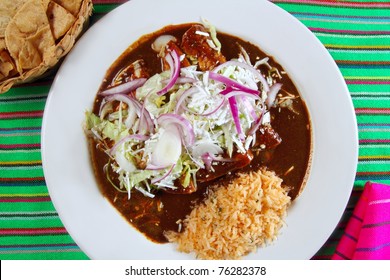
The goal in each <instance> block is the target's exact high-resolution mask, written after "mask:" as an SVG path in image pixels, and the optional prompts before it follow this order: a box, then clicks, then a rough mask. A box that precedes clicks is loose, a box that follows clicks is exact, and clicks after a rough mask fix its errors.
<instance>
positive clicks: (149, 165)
mask: <svg viewBox="0 0 390 280" xmlns="http://www.w3.org/2000/svg"><path fill="white" fill-rule="evenodd" d="M169 166H171V165H161V166H160V165H154V164H151V163H149V164H148V165H147V166H146V167H145V169H146V170H163V169H166V168H168V167H169Z"/></svg>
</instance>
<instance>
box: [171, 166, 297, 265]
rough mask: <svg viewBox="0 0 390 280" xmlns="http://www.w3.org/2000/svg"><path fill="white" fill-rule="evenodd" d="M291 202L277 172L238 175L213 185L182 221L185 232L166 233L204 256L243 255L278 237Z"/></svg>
mask: <svg viewBox="0 0 390 280" xmlns="http://www.w3.org/2000/svg"><path fill="white" fill-rule="evenodd" d="M289 205H290V197H289V196H288V195H287V190H286V189H285V188H284V187H283V186H282V180H281V179H280V178H279V177H277V176H276V175H275V174H274V173H273V172H271V171H267V170H259V171H257V172H250V173H249V174H248V173H245V174H238V177H237V178H236V179H235V180H233V181H232V182H230V183H229V184H228V185H227V186H215V187H212V188H211V189H210V193H209V196H208V198H207V199H206V200H205V201H204V203H202V204H200V205H198V206H197V207H195V208H194V209H193V210H192V212H191V213H190V214H189V215H188V216H187V217H186V219H185V220H184V221H183V225H184V230H183V231H182V232H180V233H178V232H173V231H170V232H167V233H166V237H167V238H168V240H169V241H170V242H175V243H177V249H178V250H179V251H181V252H185V253H195V255H196V257H197V258H199V259H240V258H242V257H243V256H245V255H247V254H248V253H250V252H253V251H256V249H257V248H258V247H260V246H265V245H267V244H268V243H270V242H272V241H274V240H275V239H276V237H277V235H278V232H279V230H280V228H281V227H282V225H283V224H284V222H283V218H284V217H285V215H286V211H287V208H288V206H289Z"/></svg>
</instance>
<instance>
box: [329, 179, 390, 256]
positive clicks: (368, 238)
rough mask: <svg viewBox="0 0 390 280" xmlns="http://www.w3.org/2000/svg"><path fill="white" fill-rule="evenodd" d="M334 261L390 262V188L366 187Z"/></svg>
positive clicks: (368, 183)
mask: <svg viewBox="0 0 390 280" xmlns="http://www.w3.org/2000/svg"><path fill="white" fill-rule="evenodd" d="M332 259H334V260H342V259H344V260H345V259H347V260H348V259H352V260H390V186H387V185H383V184H378V183H371V182H367V183H366V185H365V186H364V190H363V193H362V195H361V197H360V199H359V201H358V203H357V205H356V207H355V210H354V211H353V214H352V216H351V218H350V219H349V221H348V224H347V227H346V229H345V232H344V235H343V236H342V237H341V239H340V243H339V244H338V245H337V247H336V251H335V253H334V255H333V257H332Z"/></svg>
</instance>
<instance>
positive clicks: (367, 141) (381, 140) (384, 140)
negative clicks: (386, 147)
mask: <svg viewBox="0 0 390 280" xmlns="http://www.w3.org/2000/svg"><path fill="white" fill-rule="evenodd" d="M359 143H385V144H386V143H390V139H361V140H359Z"/></svg>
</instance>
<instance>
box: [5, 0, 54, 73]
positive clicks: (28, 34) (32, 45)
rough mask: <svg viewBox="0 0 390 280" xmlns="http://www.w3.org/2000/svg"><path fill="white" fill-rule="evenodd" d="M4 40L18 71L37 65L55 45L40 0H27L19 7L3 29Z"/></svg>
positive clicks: (21, 71)
mask: <svg viewBox="0 0 390 280" xmlns="http://www.w3.org/2000/svg"><path fill="white" fill-rule="evenodd" d="M5 40H6V44H7V48H8V51H9V53H10V54H11V56H12V58H13V59H14V60H15V62H16V67H17V69H18V71H19V73H23V70H24V69H32V68H34V67H37V66H39V64H40V63H41V62H42V61H43V59H44V57H46V56H47V55H48V52H50V51H52V49H53V47H54V45H55V42H54V38H53V35H52V33H51V29H50V24H49V21H48V19H47V17H46V9H45V8H44V7H43V5H42V2H41V1H39V0H29V1H27V2H26V3H25V4H24V5H23V6H22V7H21V8H20V9H19V11H18V12H17V13H16V14H15V16H14V17H13V19H12V20H11V21H10V23H9V24H8V26H7V28H6V30H5Z"/></svg>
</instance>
